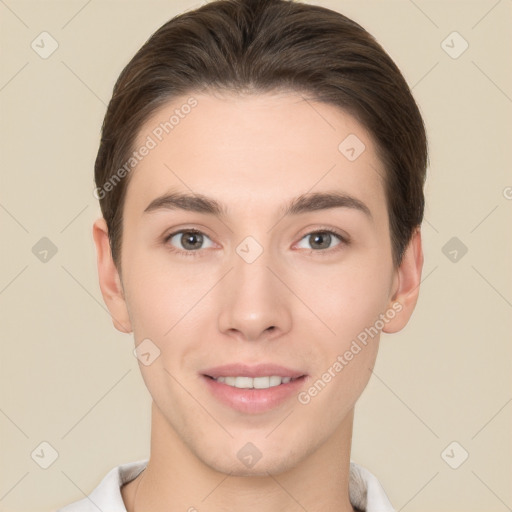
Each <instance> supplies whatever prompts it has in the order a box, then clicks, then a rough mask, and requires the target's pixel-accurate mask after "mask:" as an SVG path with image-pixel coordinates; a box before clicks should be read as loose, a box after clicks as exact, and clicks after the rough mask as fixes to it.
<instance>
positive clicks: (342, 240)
mask: <svg viewBox="0 0 512 512" xmlns="http://www.w3.org/2000/svg"><path fill="white" fill-rule="evenodd" d="M180 233H182V234H183V233H195V234H200V235H204V236H208V235H206V234H205V233H203V232H202V231H199V230H198V229H194V228H190V229H181V230H179V231H174V232H173V233H170V234H169V235H167V236H166V237H165V238H164V245H165V246H166V247H167V248H168V249H169V250H170V251H171V252H173V253H175V254H179V255H182V256H187V257H189V256H190V257H192V258H197V257H200V256H201V254H200V250H196V251H184V250H181V249H176V248H175V247H173V246H171V245H170V244H169V240H171V239H172V237H173V236H176V235H179V234H180ZM318 233H321V234H329V235H334V236H335V237H336V238H338V239H339V240H340V243H339V244H337V245H335V246H334V247H331V248H329V249H320V250H315V249H310V250H309V252H308V254H311V253H316V254H317V255H320V256H325V255H329V254H332V253H333V252H336V251H338V250H341V247H342V246H347V245H349V244H350V240H349V239H348V238H347V237H346V236H344V235H342V234H341V233H339V232H338V231H336V230H333V229H331V228H325V229H317V230H315V231H310V232H309V233H306V234H305V235H304V236H303V237H301V239H300V240H299V241H301V240H303V239H304V238H306V237H308V236H311V235H315V234H318Z"/></svg>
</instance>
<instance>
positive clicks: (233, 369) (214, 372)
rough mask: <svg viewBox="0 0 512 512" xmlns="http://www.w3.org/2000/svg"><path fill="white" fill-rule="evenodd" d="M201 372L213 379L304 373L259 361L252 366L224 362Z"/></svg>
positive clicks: (295, 376) (290, 375)
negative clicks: (259, 362)
mask: <svg viewBox="0 0 512 512" xmlns="http://www.w3.org/2000/svg"><path fill="white" fill-rule="evenodd" d="M201 373H202V374H203V375H207V376H208V377H213V378H215V379H216V378H218V377H253V378H254V377H272V376H273V375H276V376H279V377H290V378H292V379H295V378H298V377H302V376H303V375H305V373H304V372H302V371H300V370H294V369H292V368H286V367H284V366H280V365H278V364H273V363H261V364H257V365H252V366H251V365H247V364H242V363H235V364H225V365H222V366H215V367H212V368H207V369H206V370H203V371H202V372H201Z"/></svg>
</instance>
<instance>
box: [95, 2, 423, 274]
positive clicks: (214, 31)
mask: <svg viewBox="0 0 512 512" xmlns="http://www.w3.org/2000/svg"><path fill="white" fill-rule="evenodd" d="M278 89H287V90H290V91H297V92H306V93H308V94H310V95H311V96H312V97H313V99H316V100H318V101H322V102H326V103H328V104H332V105H335V106H337V107H340V108H341V109H343V110H344V111H346V112H347V113H349V114H351V115H353V116H354V117H355V118H356V119H357V120H358V121H359V122H361V124H362V125H363V126H364V127H365V128H366V129H367V130H368V131H369V133H370V134H371V136H372V138H373V141H374V143H375V146H376V148H377V152H378V156H379V158H380V159H381V161H382V162H383V164H384V167H385V169H386V176H385V190H386V198H387V207H388V212H389V224H390V232H391V242H392V250H393V261H394V263H395V265H398V264H399V263H400V262H401V259H402V255H403V252H404V250H405V248H406V246H407V244H408V242H409V240H410V239H411V236H412V234H413V232H414V229H415V228H416V227H417V226H419V225H420V224H421V222H422V219H423V210H424V195H423V185H424V181H425V175H426V167H427V163H428V154H427V138H426V133H425V127H424V124H423V119H422V117H421V114H420V111H419V109H418V106H417V105H416V102H415V101H414V98H413V96H412V94H411V91H410V89H409V87H408V85H407V83H406V81H405V79H404V77H403V76H402V74H401V73H400V70H399V69H398V67H397V66H396V65H395V63H394V62H393V60H392V59H391V58H390V57H389V56H388V54H387V53H386V52H385V51H384V49H383V48H382V47H381V46H380V45H379V44H378V43H377V42H376V40H375V39H374V37H373V36H372V35H371V34H369V33H368V32H367V31H366V30H365V29H364V28H362V27H361V26H360V25H359V24H357V23H356V22H354V21H352V20H351V19H349V18H347V17H345V16H343V15H342V14H340V13H337V12H335V11H332V10H330V9H326V8H324V7H319V6H313V5H308V4H303V3H295V2H293V1H291V0H217V1H213V2H211V3H208V4H206V5H204V6H202V7H201V8H199V9H196V10H194V11H189V12H185V13H183V14H181V15H179V16H176V17H175V18H173V19H171V20H170V21H168V22H167V23H165V24H164V25H163V26H162V27H161V28H159V29H158V30H157V31H156V32H155V33H154V34H153V35H152V36H151V37H150V38H149V40H148V41H147V42H146V43H145V44H144V45H143V46H142V47H141V48H140V50H139V51H138V52H137V53H136V54H135V56H134V57H133V58H132V59H131V61H130V62H129V63H128V64H127V65H126V67H125V68H124V69H123V71H122V72H121V74H120V76H119V78H118V79H117V81H116V84H115V86H114V90H113V95H112V99H111V100H110V103H109V105H108V108H107V112H106V114H105V119H104V122H103V126H102V137H101V142H100V147H99V150H98V155H97V157H96V163H95V181H96V186H97V187H98V189H97V190H99V189H101V190H103V189H102V187H103V185H104V184H105V183H108V182H109V180H112V178H113V177H115V176H114V175H115V173H116V171H118V170H119V169H120V167H121V166H122V165H123V163H125V162H126V161H127V159H128V158H129V155H130V153H132V152H133V145H134V143H135V140H136V137H137V135H138V132H139V130H140V129H141V127H142V125H143V124H144V122H145V121H146V120H147V119H148V118H149V117H150V116H151V114H153V113H154V112H155V111H156V110H157V109H158V108H159V107H161V106H163V105H164V104H165V103H167V102H168V101H170V100H172V99H173V98H175V97H177V96H180V95H184V94H190V93H192V92H194V91H205V90H228V91H234V92H245V91H251V92H270V91H273V90H278ZM340 142H341V141H340ZM128 183H129V176H128V177H127V178H124V179H122V180H120V182H119V183H118V184H117V185H116V186H115V187H110V188H111V190H110V191H109V192H108V193H103V194H102V195H100V197H99V199H100V206H101V211H102V213H103V216H104V218H105V221H106V223H107V227H108V231H109V239H110V247H111V251H112V257H113V259H114V262H115V263H116V265H117V266H118V268H119V269H120V263H121V261H120V252H121V250H120V249H121V240H122V221H123V205H124V198H125V195H126V189H127V186H128ZM97 197H98V196H97Z"/></svg>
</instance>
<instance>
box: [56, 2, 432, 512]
mask: <svg viewBox="0 0 512 512" xmlns="http://www.w3.org/2000/svg"><path fill="white" fill-rule="evenodd" d="M426 163H427V142H426V136H425V131H424V126H423V122H422V119H421V116H420V113H419V110H418V108H417V106H416V104H415V102H414V99H413V98H412V95H411V93H410V91H409V88H408V86H407V84H406V82H405V80H404V79H403V77H402V75H401V74H400V72H399V70H398V69H397V68H396V66H395V65H394V63H393V62H392V61H391V59H390V58H389V57H388V56H387V54H386V53H385V52H384V50H383V49H382V48H381V47H380V46H379V45H378V44H377V43H376V42H375V40H374V39H373V38H372V36H370V35H369V34H368V33H367V32H366V31H365V30H364V29H363V28H361V27H360V26H359V25H357V24H356V23H355V22H353V21H351V20H349V19H347V18H346V17H344V16H342V15H341V14H339V13H336V12H333V11H330V10H327V9H324V8H321V7H316V6H311V5H306V4H302V3H293V2H289V1H287V0H260V1H249V0H220V1H218V2H212V3H209V4H207V5H205V6H203V7H201V8H200V9H197V10H195V11H192V12H188V13H185V14H183V15H181V16H179V17H177V18H175V19H173V20H171V21H170V22H168V23H166V24H165V25H164V26H163V27H161V28H160V29H159V30H158V31H157V32H156V33H155V34H154V35H153V36H152V37H151V38H150V39H149V41H148V42H147V43H146V44H145V45H144V46H143V47H142V48H141V49H140V50H139V52H138V53H137V54H136V55H135V57H134V58H133V59H132V61H131V62H130V63H129V64H128V65H127V66H126V68H125V69H124V70H123V72H122V73H121V75H120V77H119V79H118V81H117V83H116V85H115V88H114V93H113V97H112V100H111V102H110V104H109V107H108V111H107V113H106V117H105V121H104V125H103V133H102V141H101V145H100V149H99V153H98V157H97V160H96V168H95V172H96V184H97V187H98V188H97V189H96V194H97V197H98V198H99V199H100V205H101V208H102V213H103V217H102V218H101V219H99V220H98V221H97V222H95V224H94V228H93V235H94V241H95V244H96V249H97V254H98V271H99V280H100V287H101V291H102V294H103V297H104V300H105V302H106V304H107V306H108V308H109V311H110V312H111V315H112V319H113V322H114V325H115V327H116V328H117V329H118V330H120V331H122V332H125V333H131V332H133V335H134V339H135V346H136V353H137V356H138V359H139V366H140V369H141V372H142V376H143V378H144V381H145V383H146V385H147V387H148V390H149V392H150V394H151V396H152V399H153V402H152V432H151V453H150V457H149V459H148V460H143V461H138V462H133V463H129V464H123V465H121V466H118V467H116V468H113V469H112V471H110V472H109V473H108V475H107V476H106V477H105V478H104V479H103V480H102V482H101V483H100V484H99V485H98V487H97V488H96V489H95V490H94V491H93V492H92V493H91V494H90V495H89V496H88V497H87V498H84V499H82V500H81V501H78V502H75V503H73V504H71V505H68V506H67V507H64V508H62V509H61V512H71V511H73V512H83V511H89V510H102V511H104V512H107V511H109V512H114V511H115V512H118V511H119V512H121V511H123V512H124V511H127V512H149V511H151V512H160V511H165V512H174V511H195V510H197V511H199V512H201V511H206V510H208V511H211V512H217V511H226V510H239V511H249V510H254V511H258V512H264V511H273V512H278V511H279V512H283V511H290V512H292V511H299V510H301V511H303V510H307V511H310V512H312V511H319V510H322V511H326V510H329V511H330V510H332V511H338V512H346V511H353V510H366V511H367V512H375V511H391V510H393V508H392V506H391V504H390V502H389V501H388V499H387V497H386V494H385V493H384V491H383V489H382V487H381V486H380V484H379V482H378V481H377V479H376V478H375V477H374V476H373V475H372V474H371V473H369V472H368V471H367V470H365V469H364V468H362V467H360V466H358V465H357V464H354V463H351V462H350V446H351V438H352V425H353V415H354V406H355V404H356V401H357V399H358V398H359V396H360V395H361V393H362V391H363V389H364V388H365V386H366V384H367V382H368V380H369V378H370V375H371V370H372V368H373V365H374V363H375V358H376V355H377V350H378V343H379V336H380V332H381V331H384V332H388V333H391V332H396V331H398V330H400V329H402V328H403V327H404V326H405V325H406V323H407V322H408V320H409V318H410V316H411V314H412V311H413V309H414V307H415V304H416V300H417V296H418V290H419V283H420V277H421V269H422V264H423V256H422V248H421V238H420V230H419V226H420V224H421V220H422V216H423V206H424V198H423V183H424V179H425V169H426Z"/></svg>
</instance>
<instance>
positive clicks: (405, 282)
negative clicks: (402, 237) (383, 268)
mask: <svg viewBox="0 0 512 512" xmlns="http://www.w3.org/2000/svg"><path fill="white" fill-rule="evenodd" d="M422 269H423V248H422V244H421V231H420V228H419V227H418V228H416V230H415V231H414V234H413V236H412V237H411V240H410V241H409V244H408V245H407V247H406V249H405V252H404V255H403V258H402V262H401V263H400V266H399V267H398V269H397V270H396V274H395V279H394V283H393V287H394V293H393V295H392V299H391V304H390V308H391V309H393V310H394V311H396V313H397V314H396V315H395V316H394V318H392V319H391V320H390V321H388V322H387V323H386V325H385V326H384V328H383V329H382V330H383V331H384V332H387V333H393V332H398V331H400V330H401V329H403V328H404V327H405V326H406V325H407V322H408V321H409V319H410V318H411V315H412V312H413V311H414V308H415V307H416V302H417V301H418V294H419V291H420V283H421V271H422Z"/></svg>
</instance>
